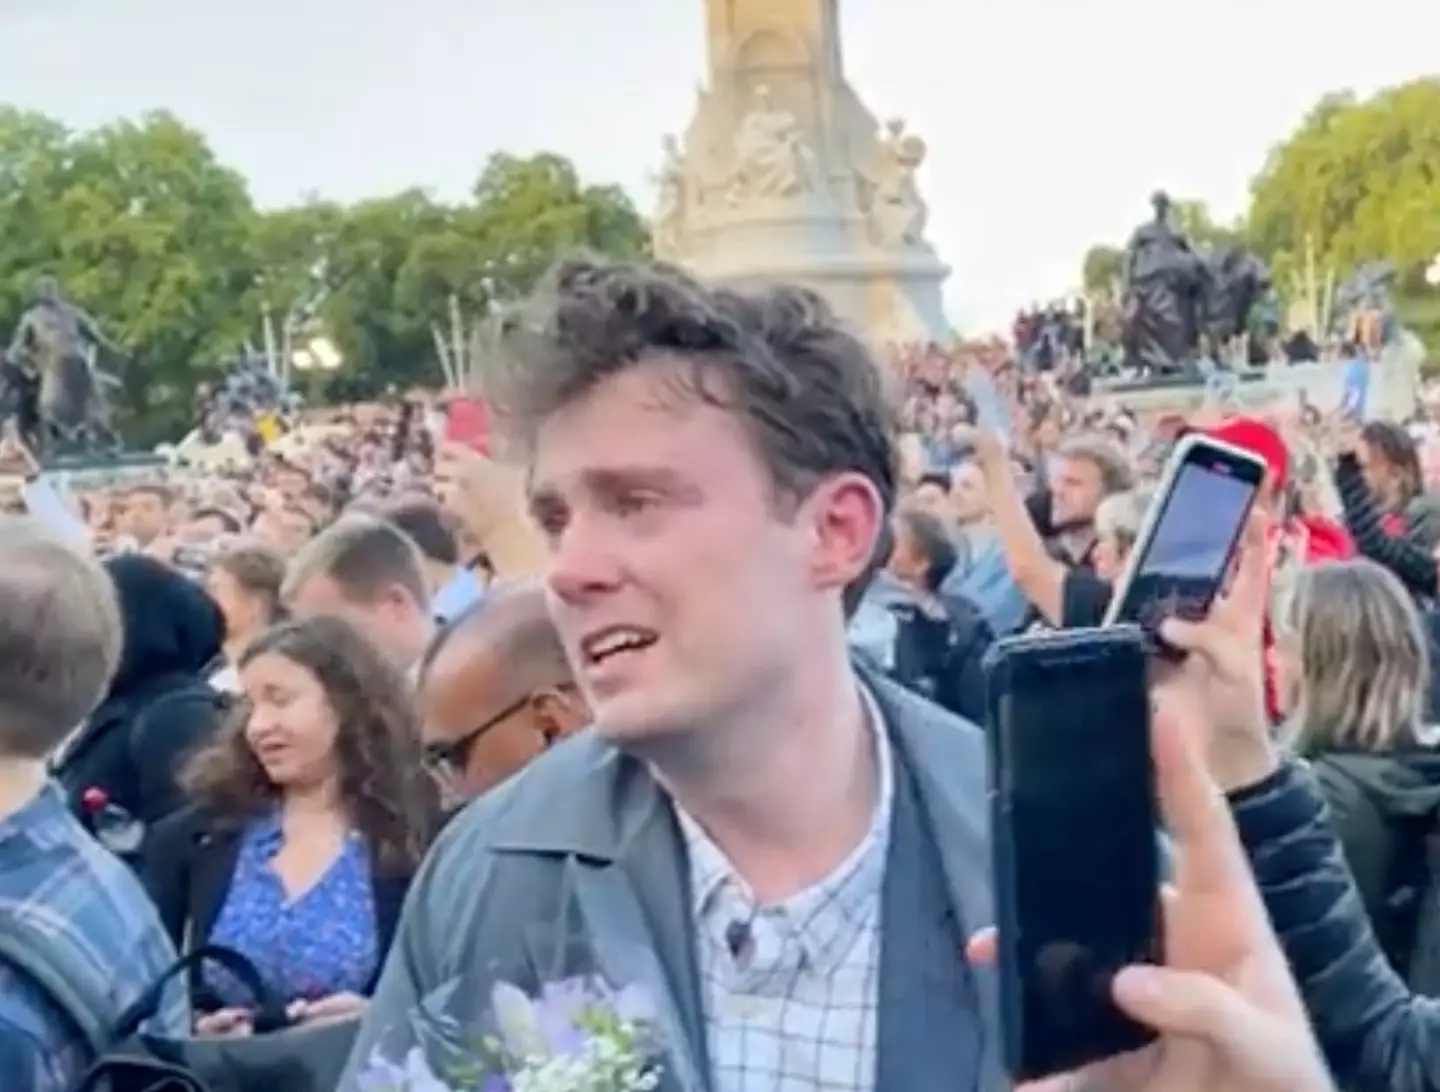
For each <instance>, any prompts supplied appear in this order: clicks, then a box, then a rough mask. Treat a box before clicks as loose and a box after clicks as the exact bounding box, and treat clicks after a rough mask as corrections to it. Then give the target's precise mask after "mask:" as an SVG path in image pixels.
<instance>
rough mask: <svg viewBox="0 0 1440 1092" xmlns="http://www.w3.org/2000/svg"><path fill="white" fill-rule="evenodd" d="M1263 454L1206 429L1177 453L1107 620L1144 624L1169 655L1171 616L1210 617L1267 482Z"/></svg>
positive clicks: (1128, 561)
mask: <svg viewBox="0 0 1440 1092" xmlns="http://www.w3.org/2000/svg"><path fill="white" fill-rule="evenodd" d="M1266 470H1267V468H1266V465H1265V462H1264V461H1263V460H1262V459H1261V458H1260V457H1259V456H1257V455H1253V454H1251V453H1250V452H1248V451H1245V450H1242V449H1241V448H1238V447H1235V446H1234V445H1232V444H1228V443H1224V442H1222V441H1220V440H1216V439H1213V438H1211V437H1209V436H1205V435H1202V434H1199V433H1192V434H1190V435H1188V436H1185V437H1183V438H1182V439H1181V440H1180V442H1179V443H1178V444H1176V445H1175V450H1174V451H1173V452H1171V454H1170V459H1169V461H1168V462H1167V464H1166V467H1165V472H1164V475H1163V477H1162V478H1161V483H1160V487H1159V489H1158V490H1157V492H1156V496H1155V500H1154V501H1153V502H1152V503H1151V505H1150V510H1149V512H1148V513H1147V514H1146V518H1145V523H1144V525H1143V526H1142V527H1141V528H1140V533H1139V534H1138V535H1137V536H1136V539H1135V544H1134V546H1133V547H1132V548H1131V551H1130V555H1129V557H1128V558H1127V559H1126V562H1125V569H1124V571H1123V572H1122V573H1121V575H1120V578H1119V579H1118V580H1116V582H1115V594H1114V595H1113V596H1112V597H1111V600H1110V607H1109V610H1108V611H1107V613H1106V615H1105V625H1107V626H1110V625H1137V626H1139V627H1140V628H1141V630H1142V631H1143V632H1144V633H1145V635H1146V637H1147V639H1149V640H1150V641H1151V642H1152V645H1153V646H1154V648H1155V649H1156V650H1158V651H1160V652H1162V653H1165V654H1169V655H1173V654H1174V651H1173V650H1171V649H1168V648H1167V647H1166V646H1165V644H1164V642H1163V641H1161V640H1160V639H1159V637H1158V635H1157V631H1158V629H1159V626H1160V623H1161V622H1162V621H1163V620H1164V619H1166V618H1169V617H1179V618H1186V619H1190V620H1192V621H1193V620H1195V619H1199V618H1203V617H1204V616H1205V614H1206V612H1208V611H1209V609H1210V604H1211V603H1213V602H1214V601H1215V597H1216V596H1217V595H1218V594H1219V593H1220V591H1221V589H1222V587H1223V586H1224V584H1225V578H1226V576H1227V575H1228V574H1229V572H1230V567H1231V563H1232V562H1233V560H1234V558H1235V552H1236V549H1237V547H1238V546H1239V545H1240V539H1241V536H1242V535H1243V533H1244V531H1245V524H1246V522H1247V521H1248V520H1249V518H1250V511H1251V509H1252V508H1253V507H1254V506H1255V501H1256V500H1257V499H1258V497H1259V495H1260V490H1261V487H1262V486H1263V485H1264V483H1265V474H1266Z"/></svg>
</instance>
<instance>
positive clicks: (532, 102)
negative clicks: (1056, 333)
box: [0, 0, 1440, 331]
mask: <svg viewBox="0 0 1440 1092" xmlns="http://www.w3.org/2000/svg"><path fill="white" fill-rule="evenodd" d="M841 8H842V19H843V22H844V27H843V38H844V52H845V57H846V63H847V66H848V70H849V75H850V78H851V81H852V83H854V85H855V86H856V87H857V88H858V90H859V91H860V93H861V95H862V96H863V97H864V99H865V100H866V102H867V103H869V105H870V106H871V108H872V109H873V110H874V111H875V112H876V113H877V114H878V115H880V116H881V117H887V116H891V115H895V114H898V115H900V116H903V117H905V118H907V119H908V120H909V122H910V124H911V127H912V129H914V130H915V131H917V132H918V133H919V134H920V135H922V136H924V137H925V139H926V140H927V142H928V143H929V145H930V158H929V161H928V162H927V163H926V165H925V167H924V168H923V171H922V178H921V183H922V189H923V193H924V195H925V196H926V198H927V199H928V201H929V202H930V206H931V211H932V215H931V224H930V236H931V239H932V241H933V242H934V243H935V244H936V246H937V247H938V248H939V250H940V252H941V255H942V256H943V257H944V258H945V259H946V260H947V261H948V262H949V263H950V264H951V265H952V266H953V267H954V270H955V271H954V273H953V274H952V276H951V279H950V282H949V286H948V292H947V295H948V299H949V301H950V307H951V312H952V317H953V318H954V319H955V320H956V321H957V322H958V323H959V324H960V325H961V327H962V328H964V329H967V330H972V331H973V330H976V329H981V328H999V327H1002V326H1006V325H1008V321H1009V317H1010V315H1011V314H1012V313H1013V311H1014V309H1015V308H1016V307H1018V306H1021V305H1023V304H1026V303H1028V302H1029V301H1032V300H1042V299H1045V298H1048V297H1050V296H1052V295H1058V294H1060V293H1062V292H1064V291H1066V290H1068V289H1070V288H1072V287H1073V286H1074V284H1075V283H1076V282H1077V281H1078V279H1079V267H1080V260H1081V256H1082V255H1083V253H1084V251H1085V249H1086V247H1087V246H1089V245H1090V243H1092V242H1094V241H1097V240H1112V241H1121V240H1123V239H1124V237H1125V236H1126V235H1127V234H1128V232H1129V230H1130V229H1131V228H1132V227H1133V226H1134V225H1135V224H1136V223H1137V222H1138V221H1139V220H1141V219H1142V218H1143V217H1144V216H1145V215H1146V214H1147V212H1148V206H1147V204H1146V199H1147V197H1148V195H1149V194H1150V192H1151V191H1152V190H1153V189H1155V188H1157V187H1162V186H1163V187H1165V188H1167V189H1168V190H1169V191H1170V192H1171V193H1172V194H1173V195H1175V196H1176V197H1181V198H1198V199H1203V200H1205V201H1208V202H1210V203H1211V205H1212V206H1213V207H1215V208H1216V209H1217V211H1219V212H1220V213H1222V214H1224V215H1230V214H1233V213H1235V212H1238V211H1239V210H1240V209H1241V208H1243V207H1244V204H1245V197H1246V190H1247V187H1248V184H1249V181H1250V179H1251V177H1252V176H1253V175H1254V173H1255V172H1256V171H1257V170H1258V168H1259V167H1260V165H1261V163H1262V162H1263V160H1264V156H1265V153H1266V151H1267V150H1268V149H1269V147H1270V146H1271V145H1272V144H1274V143H1275V142H1276V141H1278V140H1279V139H1281V138H1282V137H1283V136H1284V135H1285V134H1286V133H1288V132H1289V131H1290V130H1291V129H1292V128H1293V127H1294V126H1295V125H1296V124H1297V123H1298V122H1299V120H1300V118H1301V117H1302V116H1303V114H1304V113H1305V111H1306V110H1307V109H1308V108H1309V107H1310V106H1311V105H1312V104H1313V103H1314V101H1315V100H1316V99H1317V98H1318V97H1319V96H1320V95H1321V94H1322V93H1324V92H1326V91H1329V90H1334V89H1337V88H1342V87H1347V86H1348V87H1354V88H1356V89H1358V90H1360V91H1361V92H1369V91H1373V90H1375V89H1377V88H1379V87H1381V86H1384V85H1388V84H1393V83H1398V82H1401V81H1404V80H1407V79H1410V78H1413V77H1415V76H1419V75H1423V74H1426V73H1427V72H1432V73H1433V72H1440V3H1437V2H1436V0H1365V2H1364V3H1357V2H1355V0H1195V2H1193V3H1183V2H1182V3H1180V4H1166V3H1160V2H1156V0H1149V2H1144V3H1142V2H1141V0H958V2H957V0H841ZM702 67H703V27H702V3H701V0H244V2H243V3H242V2H239V0H0V101H4V102H10V103H15V104H18V105H23V106H28V107H33V108H36V109H40V110H44V111H46V112H48V113H51V114H53V115H56V116H58V117H60V118H61V119H63V120H64V121H66V122H68V123H70V124H72V125H76V126H90V125H94V124H98V123H101V122H104V121H107V120H110V119H113V118H115V117H117V116H119V115H134V114H137V113H139V112H141V111H144V110H147V109H153V108H157V107H164V108H166V109H169V110H172V111H174V112H175V113H176V114H178V115H180V116H181V117H182V118H184V119H185V120H186V121H187V122H189V123H190V124H192V125H195V126H197V127H198V128H200V129H202V130H203V131H204V132H205V133H206V134H207V136H208V137H209V138H210V140H211V142H212V144H213V146H214V147H215V149H216V151H217V153H218V154H219V155H220V156H221V158H222V159H224V160H225V161H227V162H228V163H229V164H231V165H232V166H234V167H236V168H238V169H239V170H241V171H242V172H244V174H245V175H246V176H247V177H248V178H249V179H250V183H251V187H252V191H253V193H254V195H255V197H256V199H257V200H258V201H260V202H261V203H263V204H267V205H274V204H281V203H287V202H290V201H294V200H296V199H298V198H300V197H301V196H302V195H305V194H308V193H319V194H321V195H323V196H326V197H334V198H339V199H347V200H348V199H354V198H359V197H367V196H378V195H382V194H385V193H387V192H393V191H395V190H398V189H401V188H404V187H407V186H412V185H421V186H425V187H427V188H430V189H431V190H433V191H434V192H436V193H437V194H440V195H442V196H449V197H454V196H459V195H461V194H463V193H464V192H465V190H466V188H467V187H468V185H469V183H470V182H471V181H472V180H473V179H474V177H475V175H476V173H477V171H478V169H479V167H480V165H481V164H482V163H483V162H484V160H485V158H486V156H487V155H488V154H489V153H490V152H492V151H496V150H507V151H514V152H522V153H523V152H530V151H538V150H541V149H551V150H555V151H558V152H561V153H563V154H565V155H567V156H570V157H571V158H572V159H574V160H575V161H576V163H577V164H578V165H579V167H580V169H581V171H582V172H583V173H584V174H585V175H586V176H587V178H588V179H590V180H594V181H618V182H620V183H621V184H623V185H624V186H626V188H627V189H629V190H630V191H631V193H632V194H633V195H635V196H636V198H637V199H638V200H639V201H640V203H641V205H642V207H643V208H645V209H646V210H647V211H648V208H649V205H650V202H651V199H652V196H653V185H652V183H651V181H650V179H651V175H652V172H653V171H654V170H655V169H656V168H657V167H658V165H659V161H660V153H659V145H660V138H661V136H662V135H663V134H664V133H666V132H669V131H675V130H679V129H681V128H683V126H684V124H685V123H686V121H687V120H688V119H689V116H690V108H691V105H692V103H693V97H694V89H695V86H696V83H697V81H698V80H699V79H700V78H701V77H702V74H703V72H702Z"/></svg>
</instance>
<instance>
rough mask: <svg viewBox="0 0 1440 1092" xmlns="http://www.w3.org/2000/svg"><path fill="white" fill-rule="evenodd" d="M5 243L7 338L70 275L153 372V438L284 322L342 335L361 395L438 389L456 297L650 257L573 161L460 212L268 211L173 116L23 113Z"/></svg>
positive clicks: (516, 166) (428, 199)
mask: <svg viewBox="0 0 1440 1092" xmlns="http://www.w3.org/2000/svg"><path fill="white" fill-rule="evenodd" d="M0 238H3V239H4V240H5V246H4V247H3V248H0V337H4V336H7V335H8V331H9V330H10V329H12V328H13V326H14V323H15V320H16V319H17V318H18V317H19V314H20V312H21V310H23V308H24V306H25V305H26V303H27V301H28V299H29V297H30V294H31V292H32V290H33V286H34V283H35V281H36V280H37V279H38V277H39V276H41V275H42V274H47V273H48V274H53V275H55V276H57V277H59V279H60V281H61V284H62V286H63V288H64V291H65V292H66V294H67V295H68V296H70V297H71V298H72V299H74V300H75V301H76V302H77V303H79V304H81V305H82V306H84V307H85V308H86V309H87V310H89V311H90V312H91V314H92V315H93V316H94V317H95V319H96V320H97V322H99V324H100V325H101V326H102V327H103V328H104V329H105V330H106V331H108V332H109V333H110V334H111V336H112V337H113V338H114V339H115V340H116V341H118V342H120V343H121V344H123V345H125V346H126V347H127V348H128V349H129V350H130V351H131V353H132V355H133V364H132V365H131V366H130V367H129V368H128V370H127V371H126V373H125V379H126V391H127V401H128V403H129V404H128V405H127V406H125V407H122V409H123V410H125V411H126V413H127V416H128V418H129V421H128V425H129V427H130V428H131V429H132V431H134V430H136V428H137V426H138V435H137V439H151V438H156V439H158V438H162V437H165V436H173V435H174V433H175V430H176V429H177V428H180V427H183V425H184V424H185V423H186V420H187V418H188V414H189V403H190V397H191V393H192V391H193V388H194V386H195V384H196V382H198V381H199V380H200V379H202V378H205V377H206V376H207V375H213V374H215V370H216V369H217V368H219V366H220V365H221V364H222V363H223V361H224V360H225V359H226V358H227V357H231V356H233V355H234V354H235V353H236V352H237V351H238V350H239V349H240V347H241V346H242V345H243V344H245V343H246V342H250V343H259V342H260V340H261V337H260V335H261V330H262V316H263V315H265V314H266V313H268V314H269V315H270V316H271V318H272V329H273V330H275V332H276V334H277V338H279V339H281V340H283V339H284V337H285V336H286V334H287V333H295V334H296V336H304V334H306V333H309V332H314V331H323V332H324V333H325V335H326V336H328V337H330V338H331V339H332V340H333V341H334V342H335V343H336V344H337V346H338V347H339V348H340V350H341V352H342V353H343V355H344V358H345V362H346V366H345V371H344V378H345V380H346V385H347V387H349V388H350V389H351V390H354V391H364V392H370V391H375V390H379V389H382V388H384V387H386V386H390V385H396V386H403V385H408V384H413V383H427V384H433V383H438V382H439V381H440V378H441V370H440V368H439V365H438V363H437V360H436V347H435V337H434V330H435V328H436V327H437V326H438V325H441V324H443V323H444V322H446V321H447V320H448V318H449V316H450V315H451V314H452V313H453V306H452V299H453V301H454V306H458V307H459V309H460V310H461V311H463V312H464V313H465V314H466V315H467V318H469V319H474V318H475V317H476V316H479V315H483V314H484V313H486V311H487V310H488V308H489V307H490V306H491V304H492V303H493V302H494V301H497V300H504V299H507V298H512V297H514V296H515V295H517V294H519V293H522V292H524V291H526V290H527V289H528V288H529V287H530V285H531V283H532V282H533V281H534V279H535V277H536V276H537V275H538V274H539V273H540V272H541V271H543V270H544V268H545V267H546V266H548V265H549V264H550V263H551V262H552V261H553V260H554V259H555V257H556V256H557V255H558V254H559V253H561V252H562V251H564V250H567V249H570V248H574V247H585V248H588V249H593V250H598V251H602V252H606V253H614V254H620V255H633V254H639V253H642V252H644V250H645V248H646V247H647V246H648V241H647V239H648V231H647V228H646V225H645V222H644V220H643V219H642V218H641V217H640V215H639V214H638V213H637V212H636V210H635V206H634V205H633V204H632V203H631V201H630V200H629V198H628V197H627V196H626V195H625V194H624V192H623V191H621V190H620V189H619V188H618V187H614V186H597V185H589V184H586V183H585V182H584V181H583V180H582V179H581V178H580V176H579V174H578V172H577V171H576V169H575V167H574V165H573V164H571V163H570V162H569V161H568V160H567V159H565V158H564V157H563V156H559V155H555V154H553V153H541V154H538V155H534V156H529V157H521V156H513V155H507V154H503V153H502V154H497V155H495V156H493V157H492V158H491V159H490V161H489V162H488V163H487V164H486V165H485V167H484V169H483V170H482V171H481V173H480V175H479V178H478V179H477V181H476V183H475V186H474V188H473V192H472V197H471V199H470V200H467V201H465V202H461V203H456V204H447V203H444V202H440V201H437V200H435V199H434V198H433V197H432V196H430V195H429V194H427V193H426V192H424V191H422V190H419V189H414V190H407V191H405V192H402V193H399V194H395V195H392V196H388V197H377V198H375V199H372V200H368V201H362V202H359V203H357V204H354V205H348V206H347V205H340V204H336V203H332V202H325V201H320V200H314V201H309V202H305V203H302V204H298V205H295V206H292V207H289V208H282V209H274V210H259V209H256V208H255V207H254V205H253V204H252V202H251V199H250V196H249V193H248V190H247V187H246V183H245V180H244V179H243V178H242V177H240V175H238V174H237V173H236V172H235V171H233V170H231V169H229V168H227V167H226V166H224V165H223V164H221V163H220V162H218V161H217V160H216V158H215V156H214V154H213V153H212V151H211V149H210V148H209V146H208V145H207V143H206V141H205V139H204V137H203V136H202V135H201V134H200V133H198V132H196V131H195V130H193V129H191V128H189V127H187V126H185V125H184V124H183V123H182V122H180V121H179V120H177V119H176V118H174V117H173V116H171V115H169V114H165V113H155V114H151V115H147V116H145V117H143V118H140V119H138V120H136V121H126V122H118V123H116V124H114V125H111V126H107V127H105V128H102V129H98V130H95V131H92V132H85V133H77V132H72V131H70V130H68V129H67V128H66V127H65V126H63V125H61V124H59V123H58V122H56V121H54V120H53V119H50V118H47V117H45V116H43V115H40V114H35V113H29V112H24V111H20V110H15V109H11V108H7V107H3V106H0ZM277 348H281V346H279V345H277Z"/></svg>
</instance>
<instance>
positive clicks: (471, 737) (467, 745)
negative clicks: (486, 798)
mask: <svg viewBox="0 0 1440 1092" xmlns="http://www.w3.org/2000/svg"><path fill="white" fill-rule="evenodd" d="M530 697H531V695H529V694H526V695H525V696H524V697H521V698H518V699H516V700H515V701H513V702H511V703H510V704H509V705H507V706H506V707H505V708H504V709H502V710H500V712H498V713H496V714H495V715H494V716H493V717H491V718H490V719H489V720H486V721H484V722H483V723H481V724H479V725H477V726H476V727H474V728H471V729H470V731H468V732H466V733H465V734H464V735H463V736H459V737H457V738H455V739H450V740H446V741H445V742H443V743H427V744H426V745H425V764H426V765H427V766H429V767H430V768H431V769H432V770H434V771H435V772H436V773H441V774H446V775H454V774H458V773H460V772H461V771H462V770H464V769H465V767H466V766H467V765H469V763H470V752H471V751H473V750H474V749H475V744H476V743H478V742H479V740H480V737H481V736H483V735H484V734H485V733H486V732H488V731H490V729H492V728H495V727H497V726H499V725H500V724H503V723H504V722H505V721H507V720H509V719H510V718H511V717H513V716H514V715H515V714H516V713H518V712H520V710H522V709H524V708H525V706H527V705H529V704H530Z"/></svg>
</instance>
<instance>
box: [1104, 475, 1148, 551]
mask: <svg viewBox="0 0 1440 1092" xmlns="http://www.w3.org/2000/svg"><path fill="white" fill-rule="evenodd" d="M1152 499H1153V492H1152V491H1151V490H1149V489H1127V490H1126V491H1125V492H1123V493H1111V494H1110V495H1109V496H1108V497H1106V498H1105V499H1104V500H1102V501H1101V502H1100V503H1099V505H1098V506H1097V507H1096V508H1095V533H1096V534H1099V535H1105V536H1106V537H1107V538H1113V539H1115V541H1116V542H1117V543H1119V544H1120V545H1121V546H1123V547H1124V548H1125V552H1126V553H1129V551H1130V548H1131V547H1132V546H1134V545H1135V540H1136V539H1137V538H1138V537H1139V536H1140V527H1141V525H1142V524H1143V523H1144V522H1145V513H1146V512H1148V511H1149V509H1150V503H1151V500H1152Z"/></svg>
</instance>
